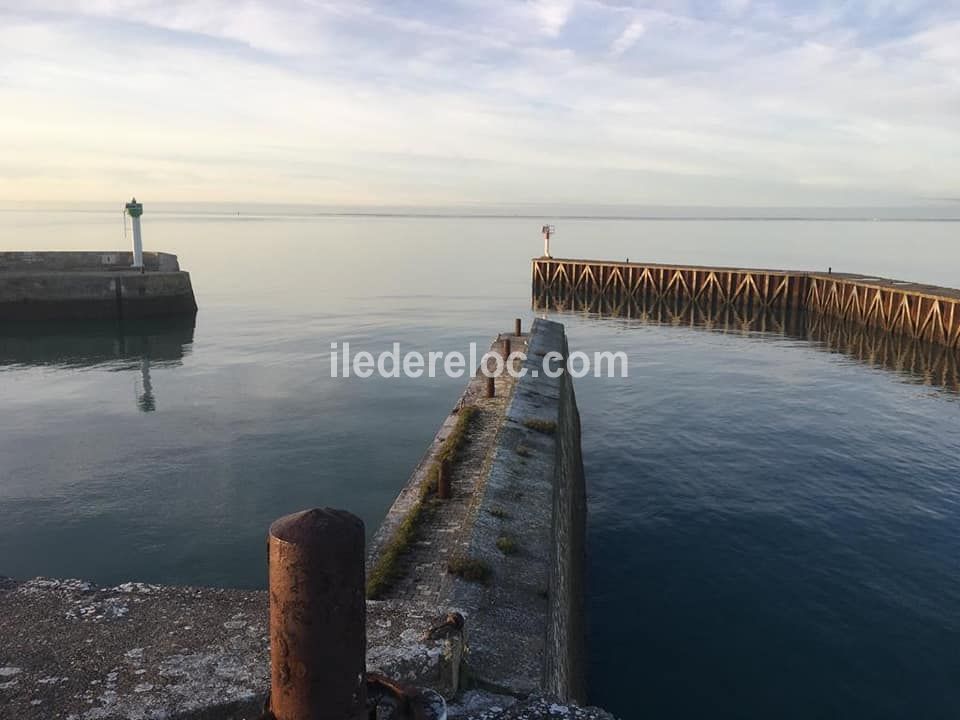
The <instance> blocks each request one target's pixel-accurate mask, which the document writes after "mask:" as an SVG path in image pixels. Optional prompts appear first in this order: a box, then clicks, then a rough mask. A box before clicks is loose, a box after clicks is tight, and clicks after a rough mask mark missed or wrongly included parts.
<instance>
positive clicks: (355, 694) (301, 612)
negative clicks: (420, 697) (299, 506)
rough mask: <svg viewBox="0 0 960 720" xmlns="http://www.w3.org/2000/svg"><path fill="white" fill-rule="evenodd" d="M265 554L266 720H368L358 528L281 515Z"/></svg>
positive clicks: (339, 515) (324, 513)
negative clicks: (267, 568) (267, 626)
mask: <svg viewBox="0 0 960 720" xmlns="http://www.w3.org/2000/svg"><path fill="white" fill-rule="evenodd" d="M267 554H268V559H269V563H270V701H269V708H268V715H267V717H273V718H276V720H367V718H368V711H367V684H366V677H365V672H366V630H367V628H366V603H365V596H364V531H363V522H362V521H361V520H360V519H359V518H358V517H356V516H354V515H351V514H350V513H348V512H346V511H343V510H331V509H329V508H327V509H314V510H305V511H303V512H299V513H294V514H293V515H287V516H286V517H282V518H280V519H279V520H277V521H276V522H274V523H273V525H271V526H270V532H269V536H268V538H267Z"/></svg>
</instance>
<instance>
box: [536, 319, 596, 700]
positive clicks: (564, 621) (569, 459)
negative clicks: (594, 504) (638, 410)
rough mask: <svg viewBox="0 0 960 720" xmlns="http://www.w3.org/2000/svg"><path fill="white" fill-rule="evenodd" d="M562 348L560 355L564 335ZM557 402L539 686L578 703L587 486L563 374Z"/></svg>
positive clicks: (569, 382) (572, 399)
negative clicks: (546, 614)
mask: <svg viewBox="0 0 960 720" xmlns="http://www.w3.org/2000/svg"><path fill="white" fill-rule="evenodd" d="M563 346H564V347H563V353H564V357H565V358H566V357H567V356H568V351H567V341H566V338H564V340H563ZM558 405H559V408H558V410H559V412H558V419H557V432H556V453H557V455H556V460H555V464H554V472H553V482H554V486H553V522H552V530H551V533H550V540H551V543H552V550H553V554H552V557H551V564H550V589H551V593H550V598H549V613H550V614H549V617H548V619H547V652H546V658H545V666H544V689H545V690H546V691H547V692H549V693H551V694H554V695H557V696H558V697H562V698H570V699H573V700H577V701H579V702H583V701H584V700H585V698H586V694H587V692H586V676H585V675H586V673H585V670H584V661H585V657H586V649H585V647H584V646H585V638H586V628H585V625H584V613H585V609H584V594H585V586H584V584H585V577H586V530H587V488H586V480H585V477H584V472H583V457H582V454H581V449H580V411H579V410H578V408H577V399H576V394H575V392H574V389H573V379H572V378H571V377H570V375H568V374H567V373H564V375H563V377H562V378H561V382H560V397H559V400H558Z"/></svg>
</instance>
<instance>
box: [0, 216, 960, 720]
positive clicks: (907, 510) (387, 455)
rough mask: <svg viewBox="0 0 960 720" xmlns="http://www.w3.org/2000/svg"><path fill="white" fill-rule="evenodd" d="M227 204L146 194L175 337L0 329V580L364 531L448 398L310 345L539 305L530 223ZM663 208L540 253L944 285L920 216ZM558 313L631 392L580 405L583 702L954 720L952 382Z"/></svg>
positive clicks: (84, 239) (7, 237)
mask: <svg viewBox="0 0 960 720" xmlns="http://www.w3.org/2000/svg"><path fill="white" fill-rule="evenodd" d="M238 209H239V211H240V214H239V215H237V214H236V212H237V210H238ZM238 209H235V208H229V209H228V208H196V207H194V208H170V207H168V208H163V207H159V206H158V207H156V208H153V209H152V208H151V207H150V206H149V205H148V206H147V213H146V215H145V217H144V233H145V240H146V244H147V246H148V248H156V249H164V250H168V251H171V252H176V253H178V254H179V255H180V259H181V263H182V264H183V266H184V267H185V268H186V269H188V270H190V271H191V273H192V276H193V282H194V287H195V289H196V293H197V300H198V303H199V305H200V308H201V310H200V313H199V314H198V315H197V318H196V324H195V326H194V325H193V324H192V323H188V324H183V323H142V324H138V325H129V326H126V327H124V328H122V329H118V328H117V327H116V326H114V325H111V324H107V325H87V326H82V327H81V326H77V325H73V326H56V325H30V326H24V325H8V324H5V325H3V326H0V403H2V409H3V412H2V413H0V574H4V575H11V576H17V577H29V576H34V575H52V576H72V577H81V578H87V579H91V580H94V581H97V582H101V583H114V582H119V581H123V580H128V579H136V580H143V581H149V582H165V583H196V584H210V585H225V586H236V587H261V586H263V584H264V582H265V570H266V568H265V565H264V558H263V538H264V534H265V532H266V528H267V526H268V524H269V523H270V521H271V520H273V519H274V518H276V517H277V516H279V515H281V514H284V513H287V512H291V511H294V510H298V509H301V508H303V507H307V506H312V505H333V506H338V507H344V508H348V509H350V510H352V511H354V512H356V513H357V514H359V515H360V516H361V517H363V519H364V520H365V522H366V524H367V528H368V532H372V531H373V530H374V529H375V528H376V527H377V525H378V523H379V521H380V519H381V518H382V516H383V514H384V513H385V511H386V509H387V508H388V506H389V505H390V503H391V502H392V500H393V498H394V496H395V494H396V492H397V491H398V489H399V488H400V486H401V485H402V484H403V482H404V481H405V479H406V477H407V475H408V473H409V471H410V469H411V468H412V467H413V465H414V464H415V462H416V461H417V459H418V457H419V455H420V453H421V452H422V451H423V449H424V447H425V446H426V443H427V442H428V441H429V439H430V438H431V437H432V434H433V432H434V431H435V429H436V426H437V423H438V422H439V420H440V418H441V417H442V415H443V414H444V412H445V410H446V409H447V408H448V407H449V406H450V405H451V404H452V403H453V402H454V400H455V398H456V397H457V396H458V394H459V392H460V390H461V389H462V385H463V380H457V379H447V378H443V379H441V378H437V379H420V380H411V379H390V380H356V379H353V380H334V379H331V378H330V369H329V351H330V343H331V342H343V341H349V342H350V343H351V346H352V347H353V348H354V349H355V350H360V349H368V350H371V351H374V352H379V351H380V350H383V349H389V346H390V343H392V342H394V341H397V342H400V343H401V345H402V347H403V349H405V350H406V349H410V350H414V349H415V350H420V351H424V352H425V351H428V350H461V351H465V350H466V349H467V344H468V343H469V342H471V341H476V342H478V343H486V342H488V341H489V338H490V336H492V335H493V334H495V333H496V332H498V331H500V330H502V329H506V328H508V327H509V326H510V324H511V322H512V319H513V318H514V317H517V316H520V317H523V318H524V321H525V324H526V323H528V322H529V321H530V319H531V318H532V316H533V313H532V311H531V309H530V292H529V258H530V257H531V256H533V255H536V254H539V252H540V249H541V242H540V239H539V236H538V229H539V225H540V222H539V217H516V218H503V217H484V218H478V217H472V218H464V217H440V218H437V217H407V216H397V215H395V214H386V215H381V216H352V215H330V214H317V213H316V212H315V211H313V210H304V209H295V208H259V209H251V208H238ZM670 213H672V214H674V215H681V216H682V217H679V218H673V219H663V217H661V219H656V220H637V219H623V218H621V219H616V220H599V219H583V218H581V219H569V218H568V219H563V220H556V223H557V225H558V230H559V233H558V235H557V236H556V238H555V241H554V242H555V245H554V250H555V254H557V255H561V256H562V255H571V256H590V257H599V258H617V259H622V258H626V257H630V258H632V259H635V260H649V261H663V262H690V263H704V264H730V265H747V266H765V267H772V266H781V267H793V268H799V269H819V268H825V267H827V266H832V267H833V268H834V269H835V270H838V271H852V272H864V273H871V274H880V275H888V276H895V277H899V278H901V279H907V280H921V281H925V282H932V283H938V284H944V285H951V286H958V285H960V277H957V275H956V268H957V267H960V244H958V243H956V233H957V229H958V228H960V224H957V223H949V222H936V221H929V218H931V217H937V216H941V217H942V216H943V215H944V214H945V213H943V212H931V211H928V212H927V214H926V215H924V213H912V214H907V213H901V214H900V215H899V217H901V218H908V217H912V218H913V219H912V220H909V221H898V222H886V221H877V220H873V219H872V218H875V217H879V216H880V215H879V214H878V213H876V212H875V211H849V212H848V213H846V214H845V215H844V217H846V218H847V219H845V220H843V221H827V220H823V219H820V220H814V219H792V220H767V221H749V220H735V219H723V220H717V219H712V220H698V219H696V217H695V216H697V215H700V216H704V215H705V214H716V213H704V212H703V211H700V212H699V213H692V214H687V215H684V214H683V213H680V212H678V211H670ZM573 214H577V213H573ZM650 214H654V215H658V216H665V215H666V214H668V213H667V212H655V213H650ZM726 214H727V215H728V216H736V215H741V216H742V215H747V214H751V213H749V212H746V211H743V212H728V213H726ZM753 214H756V213H753ZM767 214H774V213H767ZM776 214H779V215H780V216H781V217H794V218H796V217H797V216H798V215H799V214H800V213H798V212H793V211H779V212H778V213H776ZM831 214H833V215H838V213H837V212H835V211H814V212H808V213H806V215H805V216H806V217H820V218H823V217H826V216H828V215H831ZM924 217H927V218H928V219H927V221H923V218H924ZM851 218H864V219H860V220H857V219H851ZM122 244H123V240H122V238H121V226H120V213H119V210H110V211H106V210H99V209H91V208H81V209H78V210H73V211H70V212H64V211H52V210H49V209H48V210H44V211H42V212H37V211H24V210H17V211H11V210H7V211H3V212H0V247H2V248H3V249H74V248H87V249H93V248H103V249H111V248H115V247H119V246H121V245H122ZM556 319H559V320H561V321H562V322H564V323H566V325H567V329H568V333H569V336H570V342H571V346H572V347H573V348H576V349H582V350H585V351H593V350H620V349H622V350H624V351H626V352H627V353H628V354H629V357H630V368H631V374H630V377H629V378H627V379H617V380H610V379H592V378H584V379H581V380H579V381H578V382H577V386H576V387H577V393H578V400H579V403H580V409H581V414H582V418H583V427H584V438H583V441H584V457H585V463H586V467H587V473H588V482H589V498H590V529H589V541H590V548H589V552H590V578H589V580H590V582H589V611H590V618H589V622H590V685H591V693H592V697H591V699H592V701H594V702H596V703H600V704H603V705H605V706H607V707H609V708H610V709H612V710H614V711H616V712H617V713H618V714H620V715H622V716H623V717H625V718H630V717H637V716H638V715H640V713H641V712H642V714H643V715H649V716H651V717H703V716H707V715H709V716H713V717H717V716H719V717H737V718H768V717H796V718H814V717H817V718H821V717H822V718H827V717H858V718H877V717H907V716H910V717H956V716H957V715H958V713H960V560H958V557H960V556H958V549H960V487H958V483H960V479H958V478H960V432H958V431H960V402H958V399H960V398H958V395H957V393H956V391H955V389H951V388H950V387H942V386H938V385H936V384H933V385H931V384H925V382H924V381H925V378H924V376H923V374H922V369H921V370H920V371H919V374H917V373H916V372H915V373H912V374H911V373H907V372H898V371H895V370H891V369H886V368H884V367H882V365H876V364H875V365H868V364H865V363H864V362H861V361H859V360H857V359H855V358H854V357H851V356H850V355H848V354H844V353H841V352H834V351H831V348H830V347H829V346H827V345H825V344H824V343H821V342H813V341H810V340H805V339H802V338H801V337H794V336H791V335H790V334H783V333H759V332H752V331H746V332H740V331H733V332H718V331H716V330H714V331H708V330H705V329H703V328H697V327H690V326H689V324H683V323H673V324H670V323H667V324H653V323H647V324H644V323H640V322H636V321H628V320H623V319H617V318H605V317H594V316H590V315H586V314H583V313H576V314H560V315H556ZM926 379H927V380H929V378H926Z"/></svg>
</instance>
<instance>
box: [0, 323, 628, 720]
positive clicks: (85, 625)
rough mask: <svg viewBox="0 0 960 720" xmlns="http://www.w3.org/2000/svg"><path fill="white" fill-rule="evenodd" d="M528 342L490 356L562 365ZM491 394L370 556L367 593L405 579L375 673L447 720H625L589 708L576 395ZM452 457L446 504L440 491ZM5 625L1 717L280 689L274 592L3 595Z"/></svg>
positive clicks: (23, 719)
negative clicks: (271, 609) (443, 711)
mask: <svg viewBox="0 0 960 720" xmlns="http://www.w3.org/2000/svg"><path fill="white" fill-rule="evenodd" d="M514 333H515V330H513V331H511V332H509V333H508V332H505V333H504V334H503V335H502V336H501V337H500V338H498V339H497V341H495V342H494V343H493V347H495V348H502V347H503V344H504V342H503V341H504V340H506V339H509V340H510V345H511V347H512V349H513V350H523V349H526V350H527V351H528V357H527V360H526V364H527V368H528V370H529V369H535V368H536V367H538V366H539V363H540V362H541V360H542V358H543V356H544V355H545V354H546V353H548V352H550V351H552V350H556V351H558V352H560V353H562V354H563V355H564V356H566V353H567V346H566V338H565V335H564V332H563V326H562V325H560V324H558V323H551V322H547V321H542V320H538V321H536V323H535V325H534V327H533V329H532V331H531V332H530V334H524V335H515V334H514ZM516 362H517V366H518V367H519V362H520V361H516ZM494 385H495V387H494V391H495V392H494V396H493V397H492V398H491V397H488V396H487V384H486V379H485V378H484V377H482V376H480V377H475V378H472V379H471V380H470V381H469V383H468V385H467V388H466V390H465V391H464V393H463V394H462V396H461V397H460V399H459V400H458V402H457V403H456V406H455V407H454V408H453V409H452V411H451V413H450V414H449V415H448V417H447V418H445V419H444V420H443V422H442V423H441V425H440V429H439V431H438V432H437V434H436V436H435V438H434V440H433V442H432V443H431V444H430V446H429V447H428V448H427V451H426V452H425V454H424V456H423V459H422V461H421V462H420V463H419V465H418V466H417V468H415V470H414V472H413V473H412V475H411V476H410V478H409V480H408V482H407V483H406V485H405V486H404V487H403V489H402V490H401V492H400V494H399V496H398V498H397V501H396V502H395V503H394V505H393V507H392V508H391V510H390V511H389V513H388V515H387V517H386V519H385V521H384V523H383V525H382V527H381V528H380V531H379V532H378V533H377V534H376V537H375V539H374V541H373V542H372V543H371V546H370V548H369V549H368V558H367V578H368V591H369V590H370V584H369V580H370V579H371V578H372V577H373V576H374V575H375V573H376V572H377V570H378V569H379V570H382V569H383V568H384V558H387V560H390V562H391V564H390V569H391V572H390V573H389V576H388V577H389V582H387V583H385V584H383V585H381V586H380V587H379V588H378V592H377V593H376V595H377V599H368V601H367V605H366V611H367V615H366V625H367V670H368V671H378V672H381V673H383V674H385V675H387V676H389V677H391V678H395V679H397V680H401V681H403V682H405V683H408V684H412V685H416V686H419V687H426V688H431V689H434V690H436V691H438V692H440V693H441V694H443V695H444V696H445V697H446V698H447V701H448V711H449V717H451V718H471V719H474V720H498V719H499V720H510V719H517V720H519V719H520V718H528V719H530V720H537V719H539V718H544V719H545V718H554V719H558V718H566V719H568V720H569V719H573V718H579V719H582V720H613V718H612V716H610V715H609V714H607V713H605V712H604V711H602V710H598V709H595V708H583V707H580V706H579V705H578V704H577V701H582V700H583V697H584V666H583V664H584V652H583V635H584V619H583V582H584V578H583V571H584V557H585V547H584V542H585V541H584V534H585V522H586V504H585V503H586V495H585V480H584V475H583V465H582V461H581V459H580V425H579V415H578V412H577V408H576V399H575V396H574V393H573V387H572V381H571V380H570V377H569V375H567V374H563V375H561V377H559V378H553V379H551V378H548V377H546V376H545V375H543V373H540V374H539V376H538V377H533V376H532V374H531V373H529V372H528V374H527V375H526V376H524V377H522V378H519V379H514V378H511V377H509V376H507V375H503V376H501V377H498V378H497V379H496V381H495V383H494ZM457 439H459V442H454V441H456V440H457ZM454 446H455V447H454ZM438 460H443V461H444V463H445V465H444V470H443V471H444V472H445V473H447V476H446V479H447V481H448V482H449V499H440V498H439V497H438V494H437V492H436V489H435V488H436V486H435V485H432V484H431V483H432V482H433V481H434V480H435V476H434V474H433V473H434V472H435V471H436V469H437V467H438V465H437V462H436V461H438ZM322 502H323V500H322V498H318V504H322ZM418 504H419V511H418V515H417V517H416V523H415V524H414V525H413V529H412V532H411V531H410V530H411V525H410V522H409V518H410V517H411V513H412V512H414V510H415V508H417V507H418ZM404 528H406V531H404ZM264 534H265V535H266V528H264ZM398 534H399V535H400V536H402V537H403V538H405V539H406V542H405V543H404V545H403V547H402V548H400V549H399V550H398V549H397V538H398ZM251 562H263V558H262V557H257V558H251ZM264 576H265V577H266V568H264ZM385 577H387V576H385ZM458 617H459V618H460V619H462V622H460V621H459V620H458V621H457V622H452V621H451V619H453V618H458ZM0 618H2V620H0V708H3V713H0V714H2V715H3V717H6V715H7V714H9V715H10V717H16V718H18V719H19V720H41V719H43V720H49V719H52V718H63V719H64V720H67V719H72V720H111V719H113V718H117V719H119V718H137V719H143V720H146V719H154V718H157V719H159V718H204V719H211V720H212V719H214V718H218V719H219V718H224V719H226V718H231V719H234V720H239V719H241V718H246V719H250V720H253V719H254V718H258V717H259V715H260V711H261V709H262V707H263V701H264V698H265V695H266V691H267V689H268V688H269V686H270V657H269V632H268V597H267V593H266V591H239V590H220V589H210V588H178V587H161V586H156V585H145V584H141V583H125V584H121V585H119V586H116V587H110V588H98V587H95V586H93V585H91V584H89V583H85V582H82V581H77V580H48V579H35V580H30V581H25V582H23V581H13V580H6V581H4V580H0Z"/></svg>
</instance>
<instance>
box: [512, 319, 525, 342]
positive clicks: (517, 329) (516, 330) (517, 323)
mask: <svg viewBox="0 0 960 720" xmlns="http://www.w3.org/2000/svg"><path fill="white" fill-rule="evenodd" d="M522 329H523V323H522V322H521V320H520V318H517V319H516V320H514V321H513V334H514V335H516V336H517V337H520V336H521V335H523V333H522V332H521V330H522Z"/></svg>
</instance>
